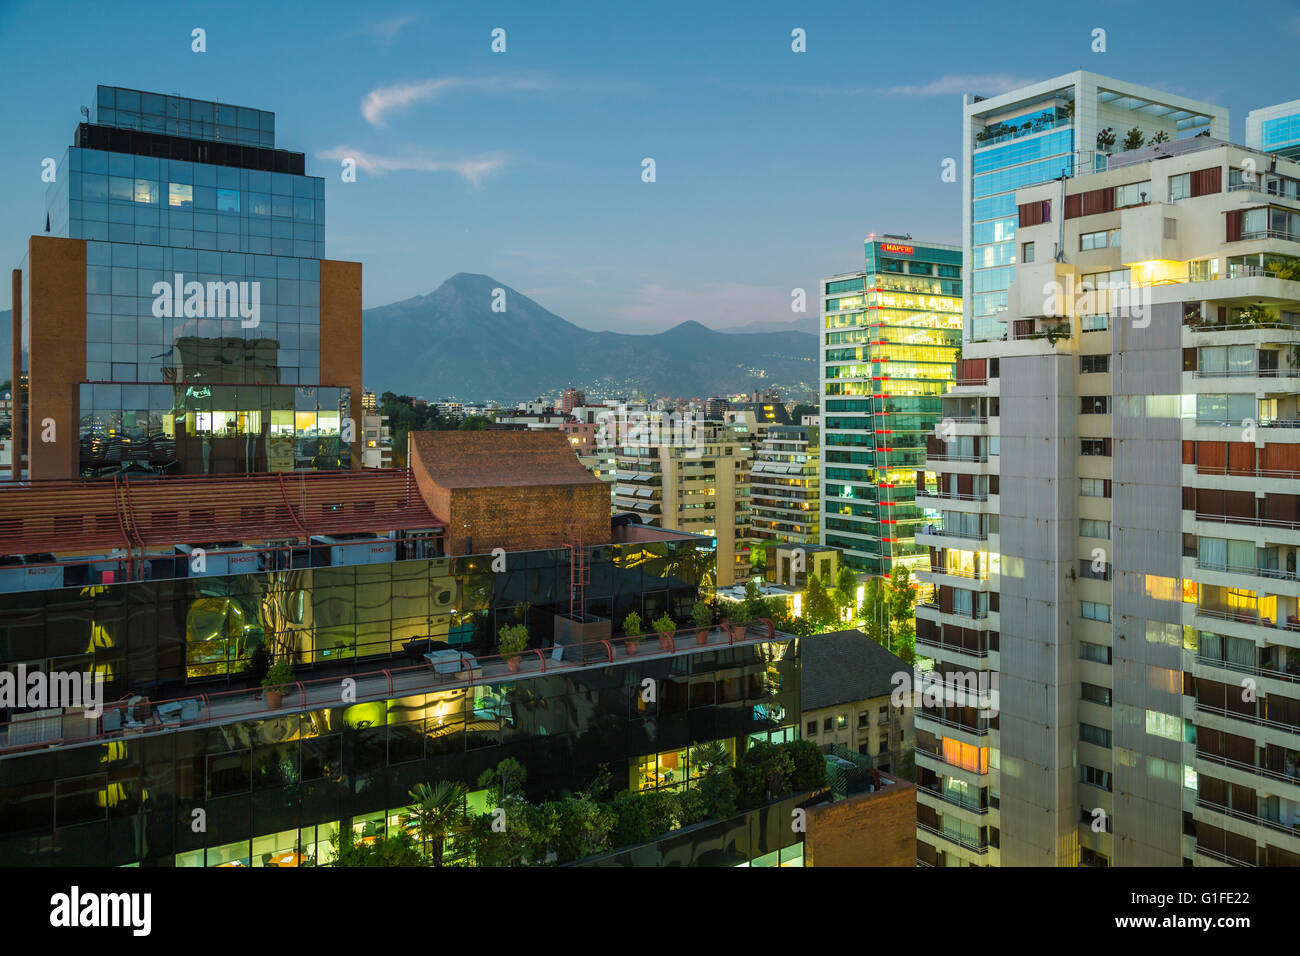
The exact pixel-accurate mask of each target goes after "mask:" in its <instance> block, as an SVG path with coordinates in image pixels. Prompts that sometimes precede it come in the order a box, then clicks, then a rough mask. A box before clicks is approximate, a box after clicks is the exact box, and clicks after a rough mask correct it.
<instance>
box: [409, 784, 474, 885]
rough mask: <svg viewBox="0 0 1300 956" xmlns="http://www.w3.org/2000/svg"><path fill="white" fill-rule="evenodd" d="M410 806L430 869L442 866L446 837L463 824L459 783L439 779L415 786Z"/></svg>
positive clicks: (462, 802) (461, 794) (463, 809)
mask: <svg viewBox="0 0 1300 956" xmlns="http://www.w3.org/2000/svg"><path fill="white" fill-rule="evenodd" d="M410 793H411V799H412V800H413V801H415V802H414V804H413V805H412V806H411V807H410V812H411V819H412V820H414V821H415V829H416V831H417V832H418V833H419V834H420V840H421V841H422V842H423V843H424V845H425V846H426V847H427V848H428V851H429V858H430V860H431V861H432V862H433V865H434V866H442V850H443V845H444V844H445V843H446V840H447V837H448V836H449V835H450V834H451V833H452V832H453V831H455V830H456V829H458V828H459V826H460V825H461V824H462V823H463V822H464V819H465V796H466V794H467V793H468V791H467V790H466V788H465V785H464V784H463V783H450V782H448V781H446V780H439V781H438V783H437V784H435V785H434V786H432V787H430V786H429V785H428V784H427V783H420V784H416V785H415V786H414V787H413V788H412V789H411V791H410Z"/></svg>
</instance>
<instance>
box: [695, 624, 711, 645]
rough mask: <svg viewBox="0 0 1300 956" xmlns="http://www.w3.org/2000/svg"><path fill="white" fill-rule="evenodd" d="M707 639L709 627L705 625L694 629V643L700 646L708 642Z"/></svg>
mask: <svg viewBox="0 0 1300 956" xmlns="http://www.w3.org/2000/svg"><path fill="white" fill-rule="evenodd" d="M708 640H709V629H708V628H707V627H701V628H697V629H696V631H695V643H696V644H698V645H699V646H700V647H703V646H704V645H705V644H707V643H708Z"/></svg>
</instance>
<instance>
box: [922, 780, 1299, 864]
mask: <svg viewBox="0 0 1300 956" xmlns="http://www.w3.org/2000/svg"><path fill="white" fill-rule="evenodd" d="M918 792H919V789H918ZM1196 809H1197V810H1202V811H1205V812H1204V813H1198V814H1197V815H1196V817H1197V819H1204V820H1205V822H1206V823H1209V824H1211V825H1212V826H1216V827H1218V828H1219V829H1221V830H1232V831H1233V832H1236V833H1242V834H1244V835H1246V836H1251V837H1258V836H1261V835H1262V834H1258V833H1256V832H1255V831H1256V830H1258V829H1264V830H1267V831H1269V833H1270V835H1273V836H1274V838H1275V839H1277V838H1278V837H1280V838H1281V844H1282V849H1284V850H1287V851H1289V852H1291V853H1297V852H1300V822H1297V823H1290V824H1288V823H1283V822H1282V821H1281V820H1270V819H1269V818H1268V817H1264V816H1260V815H1259V813H1258V812H1256V813H1247V812H1245V811H1243V810H1235V809H1233V808H1232V807H1225V806H1223V805H1222V804H1219V803H1212V802H1211V801H1209V800H1202V799H1201V798H1200V797H1197V799H1196ZM1234 824H1235V825H1234ZM1242 824H1244V826H1242Z"/></svg>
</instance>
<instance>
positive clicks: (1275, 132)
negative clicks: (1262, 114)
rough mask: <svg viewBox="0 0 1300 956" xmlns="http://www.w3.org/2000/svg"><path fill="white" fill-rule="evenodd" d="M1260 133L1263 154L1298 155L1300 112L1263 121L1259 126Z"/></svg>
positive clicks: (1299, 150)
mask: <svg viewBox="0 0 1300 956" xmlns="http://www.w3.org/2000/svg"><path fill="white" fill-rule="evenodd" d="M1261 132H1262V134H1263V146H1262V148H1263V150H1264V151H1265V152H1267V153H1284V154H1286V155H1288V156H1291V155H1295V154H1297V153H1300V112H1296V113H1292V114H1291V115H1290V116H1279V117H1278V118H1277V119H1271V120H1265V121H1264V122H1263V123H1262V124H1261Z"/></svg>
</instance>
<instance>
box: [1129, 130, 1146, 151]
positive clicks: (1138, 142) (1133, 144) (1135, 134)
mask: <svg viewBox="0 0 1300 956" xmlns="http://www.w3.org/2000/svg"><path fill="white" fill-rule="evenodd" d="M1144 142H1146V137H1145V136H1144V135H1143V134H1142V130H1140V129H1139V128H1138V127H1136V126H1134V127H1133V128H1132V129H1131V130H1129V131H1128V132H1127V133H1125V134H1124V149H1126V150H1129V149H1141V148H1142V144H1143V143H1144Z"/></svg>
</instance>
